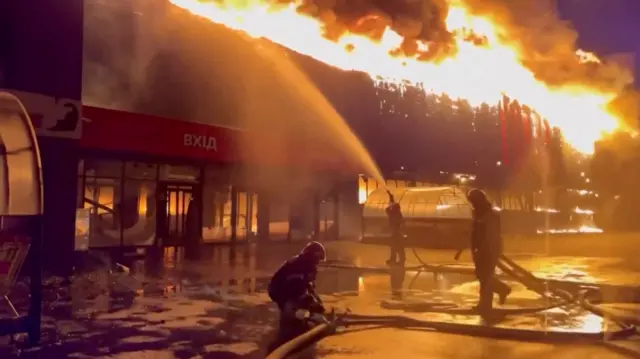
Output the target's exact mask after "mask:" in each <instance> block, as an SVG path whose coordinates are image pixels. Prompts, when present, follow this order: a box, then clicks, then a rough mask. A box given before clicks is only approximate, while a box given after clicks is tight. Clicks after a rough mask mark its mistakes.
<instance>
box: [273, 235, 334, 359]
mask: <svg viewBox="0 0 640 359" xmlns="http://www.w3.org/2000/svg"><path fill="white" fill-rule="evenodd" d="M326 253H327V252H326V250H325V248H324V246H323V245H322V244H320V243H319V242H315V241H314V242H310V243H309V244H307V245H306V246H305V248H304V249H303V250H302V251H301V252H300V254H298V255H297V256H295V257H293V258H291V259H289V260H288V261H286V262H285V263H284V264H283V265H282V266H281V267H280V269H278V270H277V271H276V273H275V274H274V275H273V277H272V278H271V281H270V282H269V288H268V292H269V297H270V298H271V300H273V301H274V302H275V303H276V304H277V305H278V308H279V309H280V323H279V329H278V336H277V339H276V340H275V341H274V342H273V343H272V344H271V345H270V346H269V349H268V352H269V353H270V352H272V351H273V350H275V349H277V348H278V347H279V346H280V345H282V344H284V343H286V342H288V341H290V340H291V339H293V338H295V337H297V336H299V335H301V334H303V333H305V332H306V331H308V330H309V329H311V328H313V326H315V325H316V324H318V323H322V322H326V321H327V320H326V318H325V316H324V313H325V308H324V305H323V304H322V300H321V299H320V296H318V294H317V293H316V287H315V280H316V274H317V272H318V265H319V264H320V262H321V261H324V260H325V259H326Z"/></svg>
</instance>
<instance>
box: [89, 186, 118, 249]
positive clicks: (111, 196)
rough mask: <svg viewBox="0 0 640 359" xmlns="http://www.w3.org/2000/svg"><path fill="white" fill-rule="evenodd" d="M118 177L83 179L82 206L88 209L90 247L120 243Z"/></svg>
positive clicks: (110, 245)
mask: <svg viewBox="0 0 640 359" xmlns="http://www.w3.org/2000/svg"><path fill="white" fill-rule="evenodd" d="M121 192H122V191H121V188H120V179H113V178H91V177H87V178H86V179H85V186H84V198H83V203H84V208H85V209H88V210H90V224H89V227H90V229H91V230H90V237H89V246H90V247H112V246H119V245H120V244H121V240H120V239H121V236H120V234H121V231H120V221H119V219H118V215H117V210H116V209H117V207H118V206H119V205H120V199H121Z"/></svg>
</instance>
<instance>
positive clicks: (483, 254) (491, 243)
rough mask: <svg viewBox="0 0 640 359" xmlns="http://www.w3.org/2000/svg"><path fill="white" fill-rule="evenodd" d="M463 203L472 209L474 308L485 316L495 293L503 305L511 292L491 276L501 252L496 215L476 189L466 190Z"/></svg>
mask: <svg viewBox="0 0 640 359" xmlns="http://www.w3.org/2000/svg"><path fill="white" fill-rule="evenodd" d="M467 200H468V201H469V203H470V204H471V207H472V208H473V213H472V219H473V226H472V231H471V255H472V257H473V263H474V265H475V273H476V277H477V278H478V281H479V282H480V293H479V294H480V300H479V301H478V305H477V307H476V309H477V310H478V312H480V313H481V314H489V313H490V312H491V310H492V309H493V294H494V293H496V294H498V296H499V301H500V304H504V303H505V301H506V299H507V296H508V295H509V294H510V293H511V288H510V287H509V286H508V285H506V284H505V283H503V282H502V281H500V280H499V279H498V278H496V275H495V269H496V266H497V265H498V260H499V258H500V256H501V255H502V250H503V243H502V235H501V229H500V214H499V213H496V211H495V210H494V209H493V206H492V204H491V202H490V201H489V199H488V198H487V195H486V194H485V193H484V192H483V191H481V190H479V189H472V190H471V191H469V193H468V194H467ZM462 251H463V249H461V250H460V251H458V254H457V255H456V259H457V258H458V257H459V256H460V254H461V253H462Z"/></svg>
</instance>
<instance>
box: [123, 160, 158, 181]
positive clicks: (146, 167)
mask: <svg viewBox="0 0 640 359" xmlns="http://www.w3.org/2000/svg"><path fill="white" fill-rule="evenodd" d="M124 175H125V177H126V178H134V179H143V180H155V179H156V178H157V177H158V165H156V164H153V163H142V162H127V163H125V166H124Z"/></svg>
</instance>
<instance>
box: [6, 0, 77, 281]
mask: <svg viewBox="0 0 640 359" xmlns="http://www.w3.org/2000/svg"><path fill="white" fill-rule="evenodd" d="M0 20H2V21H0V23H2V30H1V31H0V32H2V35H1V36H2V40H3V41H0V56H1V57H2V58H1V59H0V66H1V67H0V88H4V89H7V90H9V91H11V92H13V93H15V94H16V95H17V96H18V97H19V98H20V99H21V100H22V101H23V103H24V105H25V107H26V109H27V112H29V114H30V117H31V120H32V122H33V125H34V127H35V129H36V133H37V135H38V142H39V146H40V152H41V157H42V167H43V181H44V217H43V220H42V224H43V230H42V238H41V239H42V241H43V250H44V252H43V253H46V255H45V256H44V257H43V260H44V263H45V264H46V265H47V267H48V268H49V269H50V270H52V271H53V272H56V273H57V274H61V275H68V274H70V272H71V269H72V264H73V260H72V255H73V246H74V237H75V210H76V204H77V202H76V201H77V199H78V188H77V184H78V179H77V178H78V177H77V173H78V144H77V143H78V142H77V140H78V139H79V138H80V136H81V133H82V132H81V121H80V119H81V115H80V111H81V93H82V56H83V43H82V36H83V1H82V0H64V1H47V0H22V1H3V2H2V4H1V5H0Z"/></svg>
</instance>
